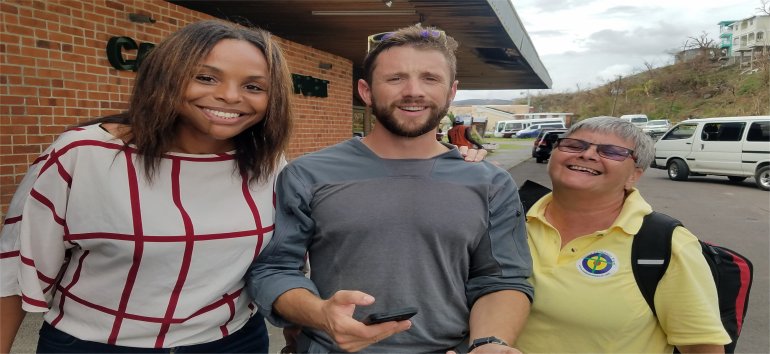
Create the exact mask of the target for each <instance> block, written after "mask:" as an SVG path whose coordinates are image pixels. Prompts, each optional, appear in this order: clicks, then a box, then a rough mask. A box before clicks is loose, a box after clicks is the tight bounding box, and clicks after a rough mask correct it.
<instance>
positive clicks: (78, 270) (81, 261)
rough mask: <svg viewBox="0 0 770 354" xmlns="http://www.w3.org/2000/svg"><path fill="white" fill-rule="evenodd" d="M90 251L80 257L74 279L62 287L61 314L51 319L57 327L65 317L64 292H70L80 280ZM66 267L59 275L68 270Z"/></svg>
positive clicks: (60, 297)
mask: <svg viewBox="0 0 770 354" xmlns="http://www.w3.org/2000/svg"><path fill="white" fill-rule="evenodd" d="M90 252H91V251H85V252H83V254H82V255H81V256H80V259H78V267H77V268H76V269H75V274H73V275H72V280H71V281H70V283H69V284H68V285H67V286H66V287H64V288H61V289H62V295H61V296H59V316H56V318H55V319H54V320H53V321H51V326H54V327H56V324H58V323H59V321H61V319H62V317H64V300H65V299H66V298H67V297H66V296H64V294H63V292H64V291H66V292H67V293H69V290H70V289H71V288H72V287H73V286H75V284H77V282H78V280H80V273H81V271H82V270H83V262H84V261H85V259H86V256H88V254H89V253H90ZM68 264H69V263H68ZM66 268H67V266H66V265H65V266H64V267H62V272H60V274H59V275H61V274H63V273H64V270H66Z"/></svg>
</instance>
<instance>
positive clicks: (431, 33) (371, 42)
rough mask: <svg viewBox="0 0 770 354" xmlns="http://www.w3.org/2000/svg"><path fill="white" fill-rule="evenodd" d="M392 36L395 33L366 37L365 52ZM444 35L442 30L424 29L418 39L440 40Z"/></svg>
mask: <svg viewBox="0 0 770 354" xmlns="http://www.w3.org/2000/svg"><path fill="white" fill-rule="evenodd" d="M394 34H396V32H382V33H377V34H373V35H371V36H369V37H367V46H366V52H367V53H369V52H371V51H372V50H374V48H377V46H378V45H380V43H382V42H383V41H385V40H387V39H388V38H390V37H393V35H394ZM444 35H445V33H444V31H442V30H434V29H426V30H422V31H420V38H441V36H444Z"/></svg>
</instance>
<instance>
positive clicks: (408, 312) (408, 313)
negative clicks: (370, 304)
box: [361, 307, 417, 325]
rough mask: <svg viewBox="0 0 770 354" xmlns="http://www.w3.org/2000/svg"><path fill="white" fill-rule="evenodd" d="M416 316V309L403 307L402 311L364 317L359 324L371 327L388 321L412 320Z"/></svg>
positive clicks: (378, 313)
mask: <svg viewBox="0 0 770 354" xmlns="http://www.w3.org/2000/svg"><path fill="white" fill-rule="evenodd" d="M416 314H417V308H416V307H404V308H402V309H397V310H391V311H385V312H377V313H373V314H370V315H369V316H366V318H364V319H363V320H362V321H361V322H363V323H364V324H365V325H372V324H377V323H383V322H388V321H403V320H408V319H410V318H412V316H414V315H416Z"/></svg>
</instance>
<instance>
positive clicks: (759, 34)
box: [757, 32, 765, 41]
mask: <svg viewBox="0 0 770 354" xmlns="http://www.w3.org/2000/svg"><path fill="white" fill-rule="evenodd" d="M764 37H765V32H757V41H761V40H762V39H764Z"/></svg>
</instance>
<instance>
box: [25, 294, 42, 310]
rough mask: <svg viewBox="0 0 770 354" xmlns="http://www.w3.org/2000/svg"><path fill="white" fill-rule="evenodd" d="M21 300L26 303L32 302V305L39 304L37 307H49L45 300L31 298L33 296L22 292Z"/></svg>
mask: <svg viewBox="0 0 770 354" xmlns="http://www.w3.org/2000/svg"><path fill="white" fill-rule="evenodd" d="M21 301H24V302H26V303H28V304H30V305H32V306H37V307H41V308H44V309H47V308H48V303H47V302H45V301H44V300H36V299H33V298H31V297H29V296H27V295H24V293H22V294H21Z"/></svg>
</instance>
